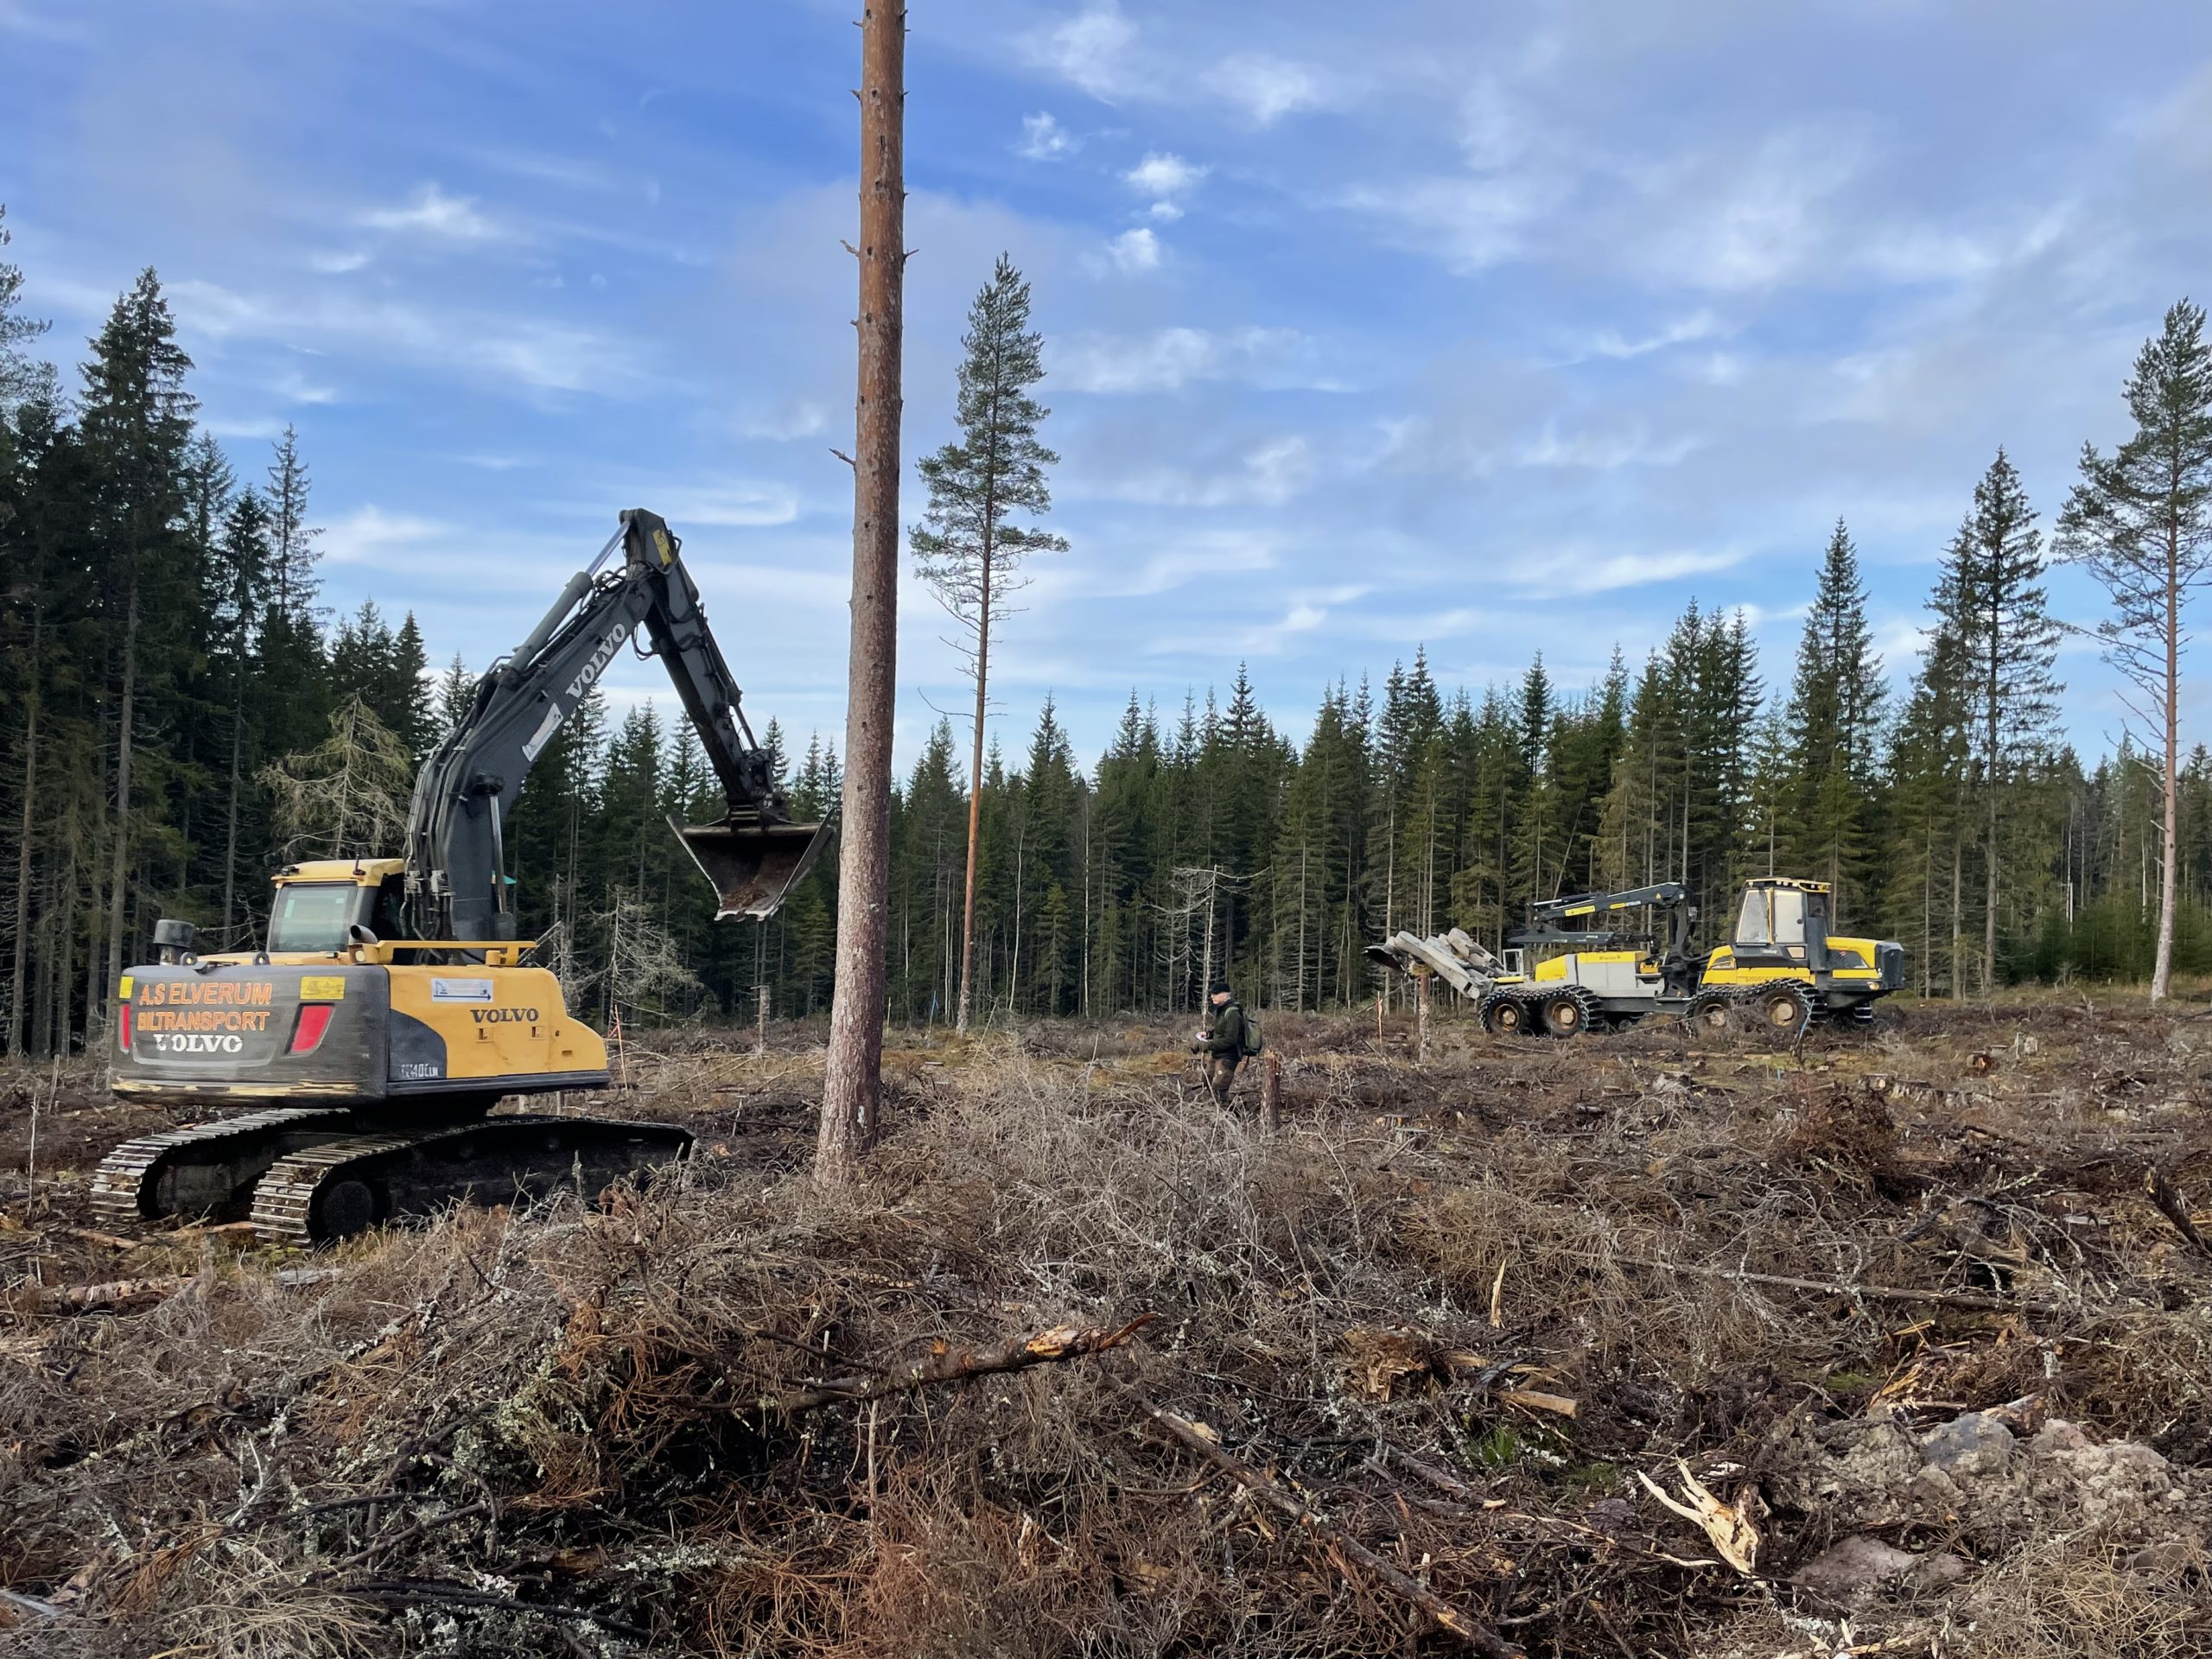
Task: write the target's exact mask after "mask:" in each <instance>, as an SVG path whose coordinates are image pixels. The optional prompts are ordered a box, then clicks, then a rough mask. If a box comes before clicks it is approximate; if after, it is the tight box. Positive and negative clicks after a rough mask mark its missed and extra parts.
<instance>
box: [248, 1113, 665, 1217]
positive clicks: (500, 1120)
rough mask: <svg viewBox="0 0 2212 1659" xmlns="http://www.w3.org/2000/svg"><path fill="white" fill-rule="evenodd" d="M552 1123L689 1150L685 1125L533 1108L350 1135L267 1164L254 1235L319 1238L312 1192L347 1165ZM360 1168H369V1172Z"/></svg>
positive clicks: (256, 1197)
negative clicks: (407, 1130)
mask: <svg viewBox="0 0 2212 1659" xmlns="http://www.w3.org/2000/svg"><path fill="white" fill-rule="evenodd" d="M546 1128H557V1129H558V1130H559V1131H560V1132H561V1133H562V1134H563V1135H568V1136H570V1137H573V1138H574V1139H575V1140H576V1141H585V1140H588V1139H589V1138H590V1137H592V1136H594V1135H607V1134H609V1133H621V1132H629V1131H639V1130H642V1131H645V1132H647V1133H648V1134H650V1135H666V1136H669V1137H671V1145H670V1146H669V1147H668V1149H667V1150H668V1159H669V1161H671V1162H673V1161H677V1160H682V1159H683V1158H684V1157H686V1156H688V1155H689V1154H690V1150H691V1147H692V1143H693V1136H692V1135H690V1133H689V1132H688V1131H686V1130H683V1129H679V1128H676V1127H675V1126H674V1125H672V1124H666V1123H646V1122H639V1123H633V1122H626V1121H625V1120H622V1119H620V1118H604V1117H556V1116H545V1115H539V1114H535V1113H530V1114H524V1113H518V1114H515V1115H513V1116H494V1117H486V1118H480V1119H477V1120H476V1121H474V1122H468V1123H462V1124H447V1125H443V1126H441V1127H438V1128H424V1129H421V1130H417V1131H416V1132H414V1133H412V1134H401V1135H354V1136H351V1137H348V1138H347V1139H346V1140H343V1141H328V1142H326V1143H325V1144H324V1145H322V1146H319V1147H308V1149H307V1150H305V1151H303V1152H297V1153H294V1154H291V1155H290V1156H289V1157H287V1158H281V1159H279V1160H277V1162H276V1163H274V1164H271V1165H270V1166H269V1170H268V1173H266V1174H264V1176H263V1177H262V1178H261V1179H260V1181H259V1182H258V1184H257V1185H256V1186H255V1187H254V1190H253V1212H252V1219H253V1230H254V1236H256V1237H257V1238H259V1239H263V1240H265V1241H266V1242H268V1243H272V1244H291V1245H296V1246H298V1247H300V1248H302V1249H307V1248H309V1247H312V1246H313V1245H315V1244H317V1243H321V1242H322V1241H321V1239H320V1238H318V1237H317V1236H316V1235H315V1226H314V1220H315V1196H316V1194H317V1193H318V1192H321V1191H322V1190H323V1189H324V1188H325V1187H327V1185H331V1184H332V1183H333V1182H334V1179H346V1176H345V1173H344V1172H346V1170H347V1169H348V1168H349V1166H352V1167H358V1166H359V1165H362V1164H365V1163H373V1162H374V1160H378V1159H379V1158H382V1157H384V1156H385V1154H390V1153H395V1152H406V1151H410V1150H416V1149H422V1150H426V1151H427V1150H430V1149H432V1148H435V1147H440V1146H442V1145H448V1144H452V1145H458V1144H461V1143H464V1142H467V1141H470V1140H472V1139H482V1138H484V1137H485V1136H486V1135H487V1134H488V1135H490V1136H492V1137H493V1138H494V1140H495V1141H496V1140H497V1139H499V1138H504V1137H509V1136H513V1135H517V1134H518V1133H519V1132H521V1131H523V1130H526V1129H537V1130H543V1129H546ZM581 1151H582V1147H581V1145H572V1146H569V1147H563V1149H562V1155H563V1158H573V1157H575V1155H577V1154H578V1153H580V1152H581ZM525 1164H526V1160H516V1165H515V1166H516V1167H518V1168H520V1167H524V1166H525ZM364 1173H367V1174H372V1173H373V1172H364ZM470 1184H471V1185H474V1183H470ZM450 1196H451V1197H452V1198H459V1197H461V1192H459V1191H456V1192H454V1193H453V1194H451V1195H450ZM412 1213H416V1212H413V1211H410V1214H412Z"/></svg>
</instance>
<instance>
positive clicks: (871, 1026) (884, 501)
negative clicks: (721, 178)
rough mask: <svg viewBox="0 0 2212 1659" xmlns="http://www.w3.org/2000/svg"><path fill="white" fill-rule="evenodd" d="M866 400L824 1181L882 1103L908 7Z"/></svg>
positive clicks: (873, 114)
mask: <svg viewBox="0 0 2212 1659" xmlns="http://www.w3.org/2000/svg"><path fill="white" fill-rule="evenodd" d="M860 100H861V239H860V245H859V246H858V247H857V248H855V250H854V252H855V256H856V257H858V259H859V261H860V267H861V300H860V315H859V317H858V318H857V319H856V320H855V325H854V326H855V328H856V329H857V330H858V332H859V334H860V388H859V396H858V401H857V405H856V408H855V434H854V444H853V455H852V461H853V622H852V652H851V658H850V662H849V666H848V669H847V679H848V682H849V690H848V694H847V696H848V701H847V703H846V713H845V795H844V813H843V818H844V829H843V836H842V840H841V842H840V843H839V846H838V855H837V959H836V990H835V991H834V993H833V994H832V995H831V999H830V1004H829V1059H828V1063H827V1066H826V1071H825V1075H824V1077H823V1092H822V1128H821V1133H820V1135H819V1138H818V1139H817V1142H816V1147H815V1159H814V1173H815V1179H817V1180H818V1181H822V1182H823V1183H825V1184H827V1185H842V1184H843V1183H846V1182H849V1181H850V1180H852V1179H854V1178H855V1175H857V1174H858V1173H859V1168H860V1160H861V1154H863V1153H865V1152H866V1151H867V1150H868V1147H869V1146H870V1145H871V1144H872V1143H873V1142H874V1140H875V1135H876V1128H877V1123H878V1118H879V1113H880V1106H881V1102H882V1096H883V1019H884V1013H885V1008H886V1005H887V1001H888V1000H889V999H888V994H887V988H886V986H885V983H884V957H883V944H884V936H885V929H886V925H887V917H888V914H889V911H890V902H889V900H890V889H891V720H892V714H893V705H894V702H895V694H896V691H897V685H898V681H897V672H898V656H899V537H900V530H899V416H900V412H901V408H902V404H901V397H902V391H901V386H900V374H899V353H900V352H901V350H902V348H903V344H904V333H905V316H904V307H905V290H906V162H905V143H906V137H905V133H906V0H868V3H867V4H866V5H864V6H863V8H862V9H861V88H860Z"/></svg>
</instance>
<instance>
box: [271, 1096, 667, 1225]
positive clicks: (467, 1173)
mask: <svg viewBox="0 0 2212 1659" xmlns="http://www.w3.org/2000/svg"><path fill="white" fill-rule="evenodd" d="M691 1144H692V1135H691V1134H690V1131H689V1130H686V1129H679V1128H674V1127H672V1126H671V1125H669V1124H665V1123H631V1122H620V1121H619V1120H616V1119H612V1118H591V1117H543V1116H513V1117H486V1118H480V1119H479V1120H477V1121H476V1122H473V1123H468V1124H465V1125H462V1126H460V1127H457V1128H443V1129H430V1130H425V1131H423V1132H421V1133H416V1134H392V1135H350V1136H347V1137H346V1139H344V1140H340V1141H329V1142H327V1143H326V1144H324V1145H321V1146H317V1147H309V1148H308V1149H307V1150H305V1151H302V1152H297V1153H294V1154H292V1155H290V1156H289V1157H287V1158H283V1159H280V1160H277V1162H276V1163H274V1164H272V1165H271V1166H270V1168H269V1172H268V1173H267V1174H265V1175H264V1176H263V1177H262V1179H261V1181H260V1183H259V1185H257V1186H256V1187H255V1188H254V1193H253V1211H252V1219H253V1229H254V1234H255V1236H257V1237H258V1238H260V1239H263V1240H264V1241H266V1242H267V1243H272V1244H293V1245H297V1246H300V1247H302V1248H308V1247H311V1246H314V1245H317V1244H330V1243H337V1242H338V1241H339V1240H340V1239H342V1238H346V1237H349V1236H352V1235H353V1234H354V1233H358V1232H362V1231H365V1230H367V1229H369V1228H371V1227H375V1226H378V1225H380V1224H384V1223H385V1222H393V1221H409V1220H420V1219H424V1218H427V1217H432V1216H435V1215H437V1214H439V1213H440V1212H442V1211H443V1210H445V1209H446V1208H447V1206H448V1205H453V1204H455V1203H464V1202H468V1201H471V1200H474V1201H475V1202H479V1203H499V1202H501V1201H504V1200H506V1199H509V1198H514V1197H516V1196H518V1195H521V1196H524V1197H529V1198H543V1197H545V1196H546V1195H547V1194H549V1193H550V1192H553V1191H555V1190H556V1189H557V1188H558V1187H560V1186H562V1185H564V1184H566V1183H568V1182H569V1181H572V1180H580V1181H581V1184H582V1187H583V1190H584V1191H585V1192H586V1193H587V1194H595V1193H597V1192H599V1191H600V1190H601V1188H603V1187H606V1186H607V1185H611V1184H612V1183H613V1182H614V1181H616V1180H619V1179H621V1178H622V1177H624V1176H626V1175H632V1174H636V1175H645V1174H648V1173H651V1172H652V1170H654V1169H657V1168H659V1167H661V1166H664V1165H667V1164H671V1163H675V1162H677V1161H680V1160H682V1159H683V1158H684V1157H685V1156H687V1155H688V1154H690V1150H691Z"/></svg>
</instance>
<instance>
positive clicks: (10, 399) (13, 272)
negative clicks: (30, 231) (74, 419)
mask: <svg viewBox="0 0 2212 1659" xmlns="http://www.w3.org/2000/svg"><path fill="white" fill-rule="evenodd" d="M14 239H15V232H12V231H10V229H9V228H8V208H7V204H6V203H4V202H0V250H4V249H5V248H6V247H7V245H9V243H10V242H12V241H13V240H14ZM22 292H23V272H22V266H20V265H17V264H13V263H11V262H10V261H8V260H6V259H0V417H4V416H9V415H12V414H13V413H14V412H15V411H16V407H17V406H18V405H20V404H23V403H26V402H28V401H29V400H30V399H32V398H35V397H40V396H41V395H47V396H50V395H51V391H52V387H53V383H54V370H53V368H52V367H51V366H50V365H48V364H45V363H41V362H39V361H37V360H36V359H34V358H32V357H31V356H30V355H29V353H27V352H26V351H25V350H24V347H25V346H27V345H28V344H29V342H30V341H32V340H36V339H37V338H38V337H39V336H40V335H41V334H44V333H45V332H46V331H47V327H48V325H47V323H46V322H45V321H44V320H42V319H40V318H34V317H27V316H24V315H22V314H21V312H20V311H19V310H18V309H17V307H18V306H19V305H20V304H21V303H22Z"/></svg>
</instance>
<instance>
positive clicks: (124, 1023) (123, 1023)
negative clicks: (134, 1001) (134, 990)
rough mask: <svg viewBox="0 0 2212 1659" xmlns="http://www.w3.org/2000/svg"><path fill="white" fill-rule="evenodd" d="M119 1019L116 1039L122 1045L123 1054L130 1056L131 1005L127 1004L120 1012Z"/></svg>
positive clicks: (116, 1025)
mask: <svg viewBox="0 0 2212 1659" xmlns="http://www.w3.org/2000/svg"><path fill="white" fill-rule="evenodd" d="M115 1034H116V1038H117V1039H118V1041H119V1042H121V1043H122V1045H123V1052H124V1053H126V1054H128V1053H129V1052H130V1004H129V1003H128V1002H125V1003H124V1005H123V1006H122V1007H121V1008H120V1009H118V1019H117V1020H116V1024H115Z"/></svg>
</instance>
